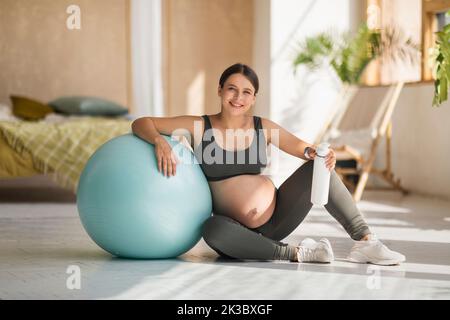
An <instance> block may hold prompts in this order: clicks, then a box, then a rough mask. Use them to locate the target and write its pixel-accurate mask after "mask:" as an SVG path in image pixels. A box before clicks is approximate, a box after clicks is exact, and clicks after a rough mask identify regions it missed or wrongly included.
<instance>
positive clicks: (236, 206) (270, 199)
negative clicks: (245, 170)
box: [209, 174, 276, 228]
mask: <svg viewBox="0 0 450 320" xmlns="http://www.w3.org/2000/svg"><path fill="white" fill-rule="evenodd" d="M209 186H210V189H211V192H212V196H213V207H214V213H216V214H220V215H225V216H228V217H230V218H232V219H234V220H236V221H238V222H240V223H242V224H243V225H245V226H246V227H248V228H256V227H259V226H261V225H263V224H264V223H266V222H267V221H268V220H269V219H270V217H271V216H272V214H273V211H274V209H275V203H276V188H275V186H274V184H273V183H272V180H270V178H269V177H266V176H263V175H249V174H246V175H239V176H236V177H232V178H228V179H225V180H219V181H210V182H209Z"/></svg>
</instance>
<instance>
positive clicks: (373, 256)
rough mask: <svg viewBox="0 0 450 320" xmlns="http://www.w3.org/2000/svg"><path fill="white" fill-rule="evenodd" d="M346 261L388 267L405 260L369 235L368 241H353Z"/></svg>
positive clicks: (402, 256) (372, 235)
mask: <svg viewBox="0 0 450 320" xmlns="http://www.w3.org/2000/svg"><path fill="white" fill-rule="evenodd" d="M348 260H350V261H351V262H356V263H372V264H378V265H383V266H390V265H396V264H399V263H401V262H404V261H405V260H406V258H405V256H404V255H402V254H401V253H398V252H395V251H392V250H390V249H389V248H388V247H386V246H385V245H384V244H383V243H382V242H381V241H380V240H378V239H377V237H376V236H375V235H374V234H371V235H370V236H369V240H366V241H355V245H354V246H353V248H352V249H351V251H350V254H349V255H348Z"/></svg>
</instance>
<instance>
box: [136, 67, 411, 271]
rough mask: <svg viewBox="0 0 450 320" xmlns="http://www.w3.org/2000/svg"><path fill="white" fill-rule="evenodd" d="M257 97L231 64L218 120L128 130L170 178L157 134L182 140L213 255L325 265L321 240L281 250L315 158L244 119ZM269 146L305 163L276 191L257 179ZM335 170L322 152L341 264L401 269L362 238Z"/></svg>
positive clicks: (371, 238)
mask: <svg viewBox="0 0 450 320" xmlns="http://www.w3.org/2000/svg"><path fill="white" fill-rule="evenodd" d="M258 89H259V81H258V77H257V75H256V73H255V72H254V71H253V70H252V69H251V68H250V67H249V66H247V65H244V64H239V63H238V64H234V65H232V66H230V67H229V68H227V69H226V70H225V71H224V72H223V73H222V75H221V77H220V79H219V86H218V96H219V98H220V106H221V110H220V112H219V113H217V114H213V115H203V116H201V117H199V116H178V117H142V118H139V119H137V120H135V121H134V122H133V124H132V130H133V133H134V134H135V135H137V136H138V137H140V138H141V139H144V140H146V141H148V142H149V143H152V144H154V145H155V151H156V157H157V161H158V166H159V170H160V171H161V173H162V174H164V175H165V176H167V177H170V176H173V175H175V174H176V165H177V159H176V155H175V154H174V153H173V152H172V149H171V146H170V145H169V143H168V142H167V141H166V140H165V139H164V138H163V137H162V136H161V134H164V135H171V134H173V133H174V132H175V131H177V132H184V135H185V136H186V138H187V139H188V141H189V143H190V145H191V147H192V149H193V150H194V154H195V156H196V158H197V159H198V161H199V163H200V165H201V168H202V170H203V172H204V174H205V176H206V178H207V180H208V183H209V186H210V189H211V192H212V197H213V215H212V216H211V217H210V218H209V219H208V220H207V221H206V222H205V224H204V227H203V238H204V240H205V241H206V243H207V244H208V245H209V246H210V247H211V248H212V249H214V250H215V251H216V252H217V253H218V254H220V255H222V256H224V257H229V258H236V259H256V260H289V261H295V262H320V263H330V262H331V261H332V260H333V259H334V255H333V250H332V248H331V245H330V242H329V241H328V240H327V239H320V240H319V241H318V242H316V241H314V240H313V239H310V238H307V239H304V240H303V241H302V242H301V243H300V244H298V245H290V244H286V243H283V242H281V240H283V239H284V238H285V237H287V236H288V235H289V234H290V233H291V232H292V231H294V230H295V229H296V228H297V227H298V226H299V225H300V223H301V222H302V221H303V219H304V218H305V217H306V215H307V214H308V212H309V211H310V210H311V208H312V204H311V201H310V199H311V183H312V173H313V161H310V160H313V159H314V158H315V156H316V150H315V146H314V145H311V144H309V143H307V142H305V141H303V140H301V139H299V138H297V137H296V136H294V135H293V134H291V133H289V132H288V131H287V130H285V129H284V128H282V127H281V126H279V125H278V124H276V123H275V122H273V121H271V120H268V119H265V118H260V117H257V116H251V115H249V114H248V113H249V110H250V109H251V108H252V106H253V105H254V104H255V102H256V95H257V93H258ZM269 144H273V145H274V146H276V147H277V148H279V149H280V150H283V151H285V152H287V153H289V154H290V155H292V156H295V157H298V158H301V159H304V160H308V161H307V162H306V163H305V164H304V165H302V166H301V167H299V168H298V169H297V170H296V171H295V172H294V173H292V175H291V176H289V177H288V178H287V179H286V181H284V182H283V183H282V184H281V186H280V187H279V188H276V187H275V185H274V184H273V183H272V181H271V179H270V178H269V177H267V176H265V175H262V174H261V173H262V170H263V169H264V168H265V167H266V165H267V158H266V148H267V146H268V145H269ZM335 163H336V157H335V153H334V151H333V150H332V149H330V152H329V154H328V155H327V157H326V164H327V168H328V169H329V170H330V171H331V178H330V189H329V198H328V204H326V205H325V208H326V210H327V211H328V212H329V213H330V214H331V215H332V216H333V217H334V218H335V219H336V220H337V221H338V222H339V223H340V224H341V225H342V226H343V228H344V229H345V231H346V232H347V233H348V234H349V236H350V237H351V238H352V239H353V240H354V246H353V247H352V249H351V251H350V253H349V256H348V259H349V260H350V261H353V262H357V263H373V264H380V265H395V264H399V263H401V262H403V261H404V260H405V256H403V255H402V254H400V253H398V252H395V251H392V250H390V249H388V248H387V247H386V246H385V245H384V244H383V243H382V242H381V241H380V240H378V239H377V237H376V236H375V235H374V234H373V233H372V232H371V231H370V229H369V227H368V225H367V223H366V222H365V221H364V218H363V216H362V215H361V212H360V211H359V210H358V208H357V207H356V205H355V203H354V201H353V198H352V197H351V194H350V193H349V192H348V190H347V188H346V187H345V185H344V184H343V182H342V181H341V180H340V178H339V176H338V175H337V174H336V172H335V171H334V170H333V169H334V166H335Z"/></svg>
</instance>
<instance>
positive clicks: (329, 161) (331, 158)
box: [325, 148, 336, 171]
mask: <svg viewBox="0 0 450 320" xmlns="http://www.w3.org/2000/svg"><path fill="white" fill-rule="evenodd" d="M325 164H326V166H327V168H328V170H330V171H332V170H333V169H334V167H335V166H336V153H335V152H334V150H333V149H331V148H330V152H328V154H327V156H326V157H325Z"/></svg>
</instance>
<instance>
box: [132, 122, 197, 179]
mask: <svg viewBox="0 0 450 320" xmlns="http://www.w3.org/2000/svg"><path fill="white" fill-rule="evenodd" d="M196 120H199V117H195V116H179V117H171V118H156V117H143V118H139V119H137V120H135V121H134V122H133V123H132V125H131V129H132V131H133V133H134V134H135V135H136V136H138V137H139V138H141V139H143V140H145V141H148V142H149V143H152V144H153V145H155V153H156V160H157V162H158V170H159V171H160V172H162V173H163V174H164V176H167V177H170V176H172V175H175V174H176V165H177V158H176V156H175V155H174V153H173V152H172V148H171V146H170V145H169V143H168V142H167V141H166V140H165V139H164V138H163V137H162V136H161V134H164V135H174V136H185V137H186V138H187V139H188V141H189V144H191V146H193V142H192V140H193V139H192V136H193V134H194V128H195V121H196ZM199 121H200V123H201V120H199ZM197 131H198V130H197Z"/></svg>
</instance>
